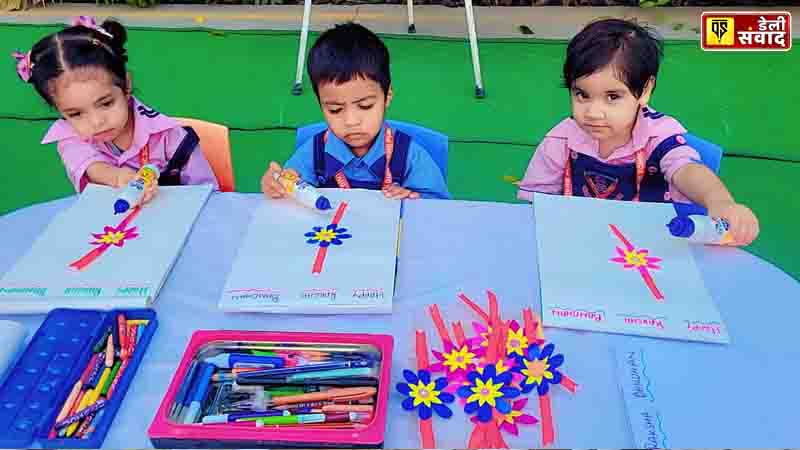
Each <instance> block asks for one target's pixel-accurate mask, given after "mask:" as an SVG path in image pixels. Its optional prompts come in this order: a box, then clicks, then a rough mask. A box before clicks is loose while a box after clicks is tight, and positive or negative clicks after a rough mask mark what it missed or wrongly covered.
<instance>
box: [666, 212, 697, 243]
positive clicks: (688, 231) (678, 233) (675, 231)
mask: <svg viewBox="0 0 800 450" xmlns="http://www.w3.org/2000/svg"><path fill="white" fill-rule="evenodd" d="M667 228H668V229H669V232H670V233H672V235H673V236H675V237H682V238H688V237H689V236H691V235H692V234H694V222H693V221H692V219H690V218H688V217H685V216H679V217H676V218H674V219H672V220H670V221H669V223H668V224H667Z"/></svg>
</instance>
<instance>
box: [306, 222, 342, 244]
mask: <svg viewBox="0 0 800 450" xmlns="http://www.w3.org/2000/svg"><path fill="white" fill-rule="evenodd" d="M312 230H313V231H310V232H308V233H306V234H305V237H307V238H309V239H308V240H307V241H306V243H308V244H311V245H319V246H320V247H328V246H330V245H331V244H333V245H342V239H350V238H351V237H353V236H352V235H350V234H347V228H339V227H338V226H337V225H336V224H333V223H332V224H330V225H328V226H327V227H324V228H323V227H314V228H312Z"/></svg>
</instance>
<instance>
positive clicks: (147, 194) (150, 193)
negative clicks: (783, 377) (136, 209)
mask: <svg viewBox="0 0 800 450" xmlns="http://www.w3.org/2000/svg"><path fill="white" fill-rule="evenodd" d="M157 194H158V180H157V179H156V180H153V182H152V183H150V186H147V187H146V188H144V195H142V201H141V202H139V206H142V205H145V204H147V203H149V202H150V200H152V199H153V197H155V196H156V195H157Z"/></svg>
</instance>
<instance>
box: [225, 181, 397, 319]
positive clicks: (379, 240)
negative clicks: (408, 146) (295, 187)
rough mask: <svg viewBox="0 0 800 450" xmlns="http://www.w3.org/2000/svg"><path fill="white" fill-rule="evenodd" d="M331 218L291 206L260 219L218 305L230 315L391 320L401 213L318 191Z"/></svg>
mask: <svg viewBox="0 0 800 450" xmlns="http://www.w3.org/2000/svg"><path fill="white" fill-rule="evenodd" d="M320 192H324V194H325V196H326V197H327V198H328V199H330V201H331V203H332V206H333V208H331V209H330V210H329V212H320V211H319V210H315V209H311V208H306V207H304V206H302V205H300V204H298V203H297V202H294V201H291V200H289V199H282V200H265V201H264V203H263V204H262V205H261V206H260V207H259V209H258V210H256V211H255V213H254V215H253V219H252V221H251V223H250V227H249V229H248V232H247V236H246V237H245V239H244V240H243V243H242V245H241V247H240V248H239V250H238V253H237V255H236V260H235V261H234V264H233V268H232V270H231V272H230V274H229V275H228V280H227V282H226V285H225V289H224V291H223V295H222V299H221V300H220V302H219V306H220V308H221V309H223V310H225V311H253V312H272V313H308V314H315V313H328V314H336V313H390V312H391V311H392V297H393V296H394V280H395V268H396V265H397V246H398V242H399V241H398V240H399V230H400V206H401V202H400V201H397V200H390V199H386V198H385V197H384V195H383V193H382V192H380V191H370V190H361V189H349V190H341V189H320Z"/></svg>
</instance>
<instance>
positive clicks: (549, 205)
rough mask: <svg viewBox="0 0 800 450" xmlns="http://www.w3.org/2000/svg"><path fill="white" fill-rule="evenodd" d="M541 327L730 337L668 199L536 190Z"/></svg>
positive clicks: (693, 338) (723, 339) (671, 336)
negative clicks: (670, 226) (677, 234)
mask: <svg viewBox="0 0 800 450" xmlns="http://www.w3.org/2000/svg"><path fill="white" fill-rule="evenodd" d="M533 208H534V216H535V222H536V238H537V247H538V248H537V250H538V256H539V259H538V261H539V280H540V286H541V296H542V316H543V321H544V324H545V325H546V326H552V327H561V328H571V329H578V330H588V331H599V332H607V333H621V334H634V335H641V336H650V337H659V338H669V339H681V340H689V341H701V342H715V343H728V342H729V338H728V332H727V330H726V328H725V324H724V323H723V321H722V318H721V316H720V314H719V311H718V310H717V308H716V305H715V304H714V302H713V300H712V298H711V296H710V295H709V293H708V290H707V289H706V287H705V283H704V282H703V278H702V276H701V274H700V271H699V269H698V267H697V265H696V263H695V260H694V255H693V254H692V250H691V248H690V245H695V244H689V243H688V242H687V241H686V240H685V239H679V238H674V237H672V236H671V235H670V233H669V231H668V230H667V227H666V224H667V223H668V222H669V221H670V220H671V219H672V218H673V217H675V210H674V207H673V206H672V205H671V204H667V203H643V202H642V203H640V202H622V201H613V200H599V199H594V198H586V197H565V196H560V195H545V194H535V195H534V201H533Z"/></svg>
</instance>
